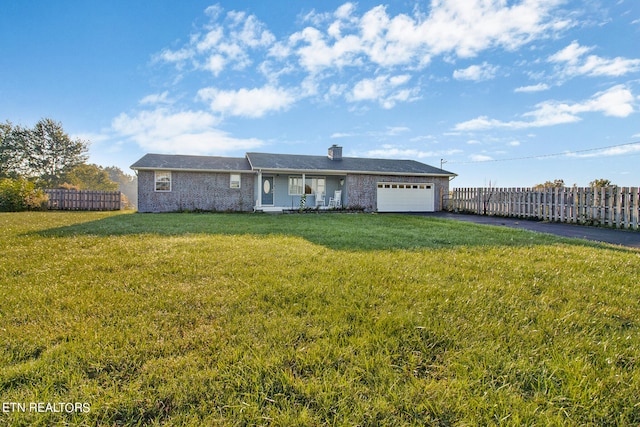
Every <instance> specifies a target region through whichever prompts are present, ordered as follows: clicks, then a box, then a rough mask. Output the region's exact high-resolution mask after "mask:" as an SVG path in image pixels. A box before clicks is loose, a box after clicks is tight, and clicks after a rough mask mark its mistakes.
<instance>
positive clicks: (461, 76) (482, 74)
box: [453, 62, 498, 82]
mask: <svg viewBox="0 0 640 427" xmlns="http://www.w3.org/2000/svg"><path fill="white" fill-rule="evenodd" d="M497 71H498V67H496V66H493V65H491V64H488V63H487V62H484V63H482V64H481V65H472V66H470V67H467V68H463V69H459V70H455V71H454V72H453V78H454V79H456V80H472V81H476V82H478V81H483V80H491V79H493V78H494V77H495V76H496V72H497Z"/></svg>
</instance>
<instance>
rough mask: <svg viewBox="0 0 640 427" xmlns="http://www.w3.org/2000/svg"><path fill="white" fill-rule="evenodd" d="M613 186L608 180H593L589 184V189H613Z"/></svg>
mask: <svg viewBox="0 0 640 427" xmlns="http://www.w3.org/2000/svg"><path fill="white" fill-rule="evenodd" d="M615 186H616V185H615V184H612V183H611V181H610V180H608V179H604V178H600V179H594V180H593V181H591V182H590V183H589V187H591V188H604V187H615Z"/></svg>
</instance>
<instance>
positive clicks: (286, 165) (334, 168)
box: [131, 153, 456, 176]
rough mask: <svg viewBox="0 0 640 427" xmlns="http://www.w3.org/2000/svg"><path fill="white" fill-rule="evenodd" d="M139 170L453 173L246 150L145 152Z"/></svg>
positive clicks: (408, 164)
mask: <svg viewBox="0 0 640 427" xmlns="http://www.w3.org/2000/svg"><path fill="white" fill-rule="evenodd" d="M131 169H142V170H145V169H146V170H156V169H157V170H189V171H203V172H204V171H239V172H242V171H251V170H263V171H283V172H299V173H314V172H315V173H330V172H338V173H339V172H342V173H374V174H397V175H441V176H442V175H444V176H455V175H456V174H454V173H453V172H449V171H446V170H443V169H440V168H436V167H434V166H430V165H427V164H424V163H420V162H417V161H415V160H390V159H369V158H361V157H343V158H342V159H341V160H331V159H329V158H328V157H327V156H307V155H296V154H271V153H247V157H246V158H244V157H213V156H185V155H175V154H146V155H144V156H143V157H142V158H141V159H140V160H138V161H137V162H135V163H134V164H133V165H131Z"/></svg>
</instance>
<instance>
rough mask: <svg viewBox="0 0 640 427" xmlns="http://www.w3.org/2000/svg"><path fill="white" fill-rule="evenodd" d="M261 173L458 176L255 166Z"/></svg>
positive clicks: (453, 174) (452, 174) (449, 174)
mask: <svg viewBox="0 0 640 427" xmlns="http://www.w3.org/2000/svg"><path fill="white" fill-rule="evenodd" d="M255 169H256V170H260V171H262V173H265V172H266V173H296V174H302V173H304V174H315V175H322V174H324V175H391V176H439V177H451V176H458V175H457V174H455V173H429V172H384V171H358V170H338V169H278V168H255Z"/></svg>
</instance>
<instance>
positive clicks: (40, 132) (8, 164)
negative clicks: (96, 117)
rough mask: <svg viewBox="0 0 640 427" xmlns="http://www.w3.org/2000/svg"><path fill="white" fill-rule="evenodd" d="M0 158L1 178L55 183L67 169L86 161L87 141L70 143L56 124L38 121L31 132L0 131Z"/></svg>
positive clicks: (19, 129)
mask: <svg viewBox="0 0 640 427" xmlns="http://www.w3.org/2000/svg"><path fill="white" fill-rule="evenodd" d="M0 137H1V141H0V144H1V145H0V156H1V160H2V169H1V170H0V174H1V175H2V176H5V177H19V176H20V177H25V178H36V179H37V180H38V181H39V182H40V183H41V184H42V185H43V186H47V187H52V186H55V185H57V184H59V183H60V182H61V181H60V180H61V178H62V175H63V174H64V173H65V172H66V171H68V170H69V169H71V168H73V167H74V166H77V165H79V164H82V163H84V162H85V161H86V159H87V156H86V152H87V150H88V142H86V141H83V140H80V139H75V140H72V139H71V138H70V137H69V135H67V133H66V132H65V131H64V129H63V128H62V125H61V124H60V123H59V122H55V121H53V120H52V119H42V120H40V121H39V122H38V123H36V125H35V126H34V127H33V129H27V128H23V127H21V126H13V125H12V124H11V123H10V122H6V123H4V124H3V125H2V126H1V128H0Z"/></svg>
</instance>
